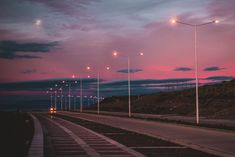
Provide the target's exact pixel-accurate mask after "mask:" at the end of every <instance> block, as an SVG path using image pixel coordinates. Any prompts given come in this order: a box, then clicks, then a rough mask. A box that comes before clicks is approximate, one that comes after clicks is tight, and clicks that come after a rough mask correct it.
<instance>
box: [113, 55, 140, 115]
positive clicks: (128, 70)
mask: <svg viewBox="0 0 235 157" xmlns="http://www.w3.org/2000/svg"><path fill="white" fill-rule="evenodd" d="M139 55H140V56H143V55H144V53H143V52H140V53H139ZM113 56H114V57H117V56H118V52H117V51H114V52H113ZM127 77H128V78H127V79H128V116H129V117H131V76H130V56H129V55H128V56H127Z"/></svg>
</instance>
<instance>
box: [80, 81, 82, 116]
mask: <svg viewBox="0 0 235 157" xmlns="http://www.w3.org/2000/svg"><path fill="white" fill-rule="evenodd" d="M80 112H82V78H80Z"/></svg>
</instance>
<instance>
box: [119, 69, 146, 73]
mask: <svg viewBox="0 0 235 157" xmlns="http://www.w3.org/2000/svg"><path fill="white" fill-rule="evenodd" d="M140 71H143V70H142V69H130V73H137V72H140ZM117 72H119V73H128V69H121V70H118V71H117Z"/></svg>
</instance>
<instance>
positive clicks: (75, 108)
mask: <svg viewBox="0 0 235 157" xmlns="http://www.w3.org/2000/svg"><path fill="white" fill-rule="evenodd" d="M73 100H74V106H73V107H74V108H73V110H74V111H75V110H76V95H74V98H73Z"/></svg>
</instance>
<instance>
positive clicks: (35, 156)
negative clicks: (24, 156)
mask: <svg viewBox="0 0 235 157" xmlns="http://www.w3.org/2000/svg"><path fill="white" fill-rule="evenodd" d="M29 115H30V116H31V117H32V119H33V124H34V135H33V139H32V143H31V145H30V148H29V153H28V157H43V156H44V152H43V131H42V126H41V124H40V122H39V120H38V119H37V118H36V117H35V116H34V115H33V114H31V113H30V114H29Z"/></svg>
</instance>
